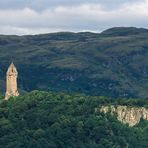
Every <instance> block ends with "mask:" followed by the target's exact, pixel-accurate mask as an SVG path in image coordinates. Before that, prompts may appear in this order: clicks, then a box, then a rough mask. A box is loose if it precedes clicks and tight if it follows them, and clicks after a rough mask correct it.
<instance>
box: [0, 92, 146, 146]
mask: <svg viewBox="0 0 148 148" xmlns="http://www.w3.org/2000/svg"><path fill="white" fill-rule="evenodd" d="M130 102H131V103H130V105H132V106H133V105H134V106H135V105H136V106H141V105H143V103H142V104H139V103H137V102H140V99H139V100H134V99H133V100H130ZM143 102H145V105H148V101H147V100H143ZM127 103H129V100H128V99H119V100H116V99H108V98H106V97H90V96H85V95H82V94H64V93H47V92H40V91H33V92H31V93H28V94H26V95H25V96H20V97H16V98H15V97H14V98H11V99H10V100H9V101H4V100H3V101H2V102H1V103H0V147H1V148H14V147H15V148H22V147H23V148H125V147H127V146H129V148H135V147H137V148H139V147H143V148H147V147H148V142H147V141H148V134H147V133H148V132H147V131H148V122H147V121H141V123H140V124H139V125H138V126H136V127H133V128H129V127H128V126H127V125H124V124H122V123H120V122H119V121H117V119H116V117H114V116H111V115H110V114H106V115H105V114H103V113H100V112H99V107H100V106H101V105H106V104H108V105H109V104H127Z"/></svg>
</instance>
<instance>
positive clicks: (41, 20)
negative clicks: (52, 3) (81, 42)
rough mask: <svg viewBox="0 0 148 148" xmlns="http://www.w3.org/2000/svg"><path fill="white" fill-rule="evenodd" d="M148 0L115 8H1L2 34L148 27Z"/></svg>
mask: <svg viewBox="0 0 148 148" xmlns="http://www.w3.org/2000/svg"><path fill="white" fill-rule="evenodd" d="M147 21H148V0H145V1H142V2H141V1H140V2H138V1H137V2H135V3H124V4H123V5H122V6H120V7H117V8H115V9H106V8H105V7H104V6H103V5H101V4H99V3H98V4H96V3H95V4H92V3H88V4H81V5H77V6H57V7H55V8H48V9H45V10H42V11H37V10H34V9H31V8H24V9H22V10H21V9H12V10H10V9H9V10H8V9H4V10H2V9H1V10H0V33H1V34H19V35H20V34H38V33H47V32H57V31H75V32H76V31H83V30H93V31H96V32H97V31H98V32H99V31H100V30H103V29H106V28H109V27H114V26H136V27H148V24H147Z"/></svg>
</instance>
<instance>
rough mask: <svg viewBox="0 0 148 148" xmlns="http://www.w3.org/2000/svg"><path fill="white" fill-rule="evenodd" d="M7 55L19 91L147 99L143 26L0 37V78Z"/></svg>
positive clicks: (147, 42) (147, 34) (147, 37)
mask: <svg viewBox="0 0 148 148" xmlns="http://www.w3.org/2000/svg"><path fill="white" fill-rule="evenodd" d="M11 59H13V61H14V62H15V64H16V65H17V67H18V71H19V87H20V89H22V90H27V91H30V90H34V89H39V90H51V91H66V92H67V91H68V92H83V93H86V94H90V95H105V96H111V97H145V98H147V97H148V91H147V90H148V30H146V29H137V28H121V27H120V28H112V29H109V30H106V31H104V32H102V33H100V34H95V33H89V32H86V33H70V32H61V33H51V34H43V35H34V36H4V35H1V36H0V78H2V79H3V80H4V77H5V72H6V69H7V67H8V65H9V64H10V62H11Z"/></svg>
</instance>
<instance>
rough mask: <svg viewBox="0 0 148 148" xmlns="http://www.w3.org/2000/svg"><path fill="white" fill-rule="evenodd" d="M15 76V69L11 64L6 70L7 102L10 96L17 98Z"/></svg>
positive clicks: (16, 74)
mask: <svg viewBox="0 0 148 148" xmlns="http://www.w3.org/2000/svg"><path fill="white" fill-rule="evenodd" d="M17 76H18V72H17V69H16V67H15V65H14V64H13V62H12V63H11V64H10V66H9V68H8V70H7V76H6V94H5V100H8V99H9V98H10V97H11V96H19V92H18V89H17Z"/></svg>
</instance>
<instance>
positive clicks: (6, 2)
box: [0, 0, 144, 10]
mask: <svg viewBox="0 0 148 148" xmlns="http://www.w3.org/2000/svg"><path fill="white" fill-rule="evenodd" d="M142 1H144V0H2V1H0V9H22V8H31V9H34V10H44V9H48V8H52V7H56V6H61V5H62V6H68V5H71V6H75V5H81V4H86V3H97V4H98V3H99V4H101V5H103V6H104V7H106V8H109V9H111V8H117V7H118V6H120V5H123V4H124V3H135V2H142Z"/></svg>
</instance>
